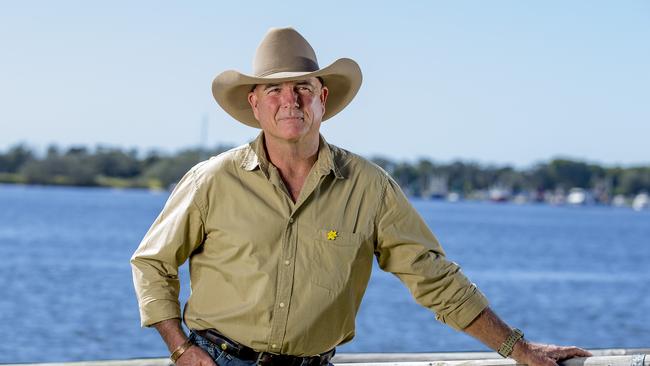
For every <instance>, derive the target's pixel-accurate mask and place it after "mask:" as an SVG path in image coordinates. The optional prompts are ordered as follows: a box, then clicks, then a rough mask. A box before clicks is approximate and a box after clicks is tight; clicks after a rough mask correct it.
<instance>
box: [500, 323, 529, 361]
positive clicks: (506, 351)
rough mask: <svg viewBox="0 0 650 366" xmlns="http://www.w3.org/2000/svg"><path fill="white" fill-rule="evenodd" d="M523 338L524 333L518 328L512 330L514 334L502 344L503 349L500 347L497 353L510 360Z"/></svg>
mask: <svg viewBox="0 0 650 366" xmlns="http://www.w3.org/2000/svg"><path fill="white" fill-rule="evenodd" d="M522 338H524V333H523V332H522V331H521V330H519V329H517V328H512V332H511V333H510V335H509V336H508V338H506V340H505V341H504V342H503V343H502V344H501V347H499V349H498V350H497V352H499V354H500V355H501V357H503V358H508V357H509V356H510V355H511V354H512V350H513V349H514V348H515V344H516V343H517V341H518V340H520V339H522Z"/></svg>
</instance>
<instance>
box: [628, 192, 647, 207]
mask: <svg viewBox="0 0 650 366" xmlns="http://www.w3.org/2000/svg"><path fill="white" fill-rule="evenodd" d="M649 206H650V196H648V194H647V193H645V192H643V193H639V194H637V195H636V197H634V200H633V201H632V208H633V209H634V210H635V211H641V210H643V209H646V208H648V207H649Z"/></svg>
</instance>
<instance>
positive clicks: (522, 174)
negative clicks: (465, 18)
mask: <svg viewBox="0 0 650 366" xmlns="http://www.w3.org/2000/svg"><path fill="white" fill-rule="evenodd" d="M229 148H230V147H229V146H218V147H216V148H214V149H211V150H202V149H186V150H182V151H179V152H177V153H175V154H163V153H159V152H155V151H152V152H148V153H146V154H144V155H142V156H141V155H140V154H138V151H137V150H135V149H133V150H127V151H124V150H122V149H119V148H108V147H102V146H99V147H97V148H95V149H93V150H90V149H88V148H86V147H83V146H72V147H69V148H66V149H61V148H59V147H57V146H50V147H49V148H48V149H47V151H46V152H45V154H41V155H42V156H39V155H38V154H36V153H35V152H34V151H33V150H32V149H30V148H29V147H27V146H26V145H22V144H21V145H15V146H13V147H10V148H9V149H8V150H7V151H4V152H0V182H2V183H23V184H44V185H74V186H111V187H146V188H163V189H165V188H167V187H169V186H170V185H172V184H174V183H176V182H177V181H178V180H179V179H180V178H181V177H182V176H183V174H184V173H185V172H186V171H187V170H188V169H190V168H191V167H192V166H193V165H195V164H196V163H197V162H199V161H201V160H204V159H206V158H207V157H209V156H212V155H216V154H219V153H221V152H223V151H225V150H227V149H229ZM372 160H373V162H375V163H376V164H377V165H379V166H381V167H382V168H384V169H385V170H386V171H388V172H389V173H390V174H391V175H392V176H393V177H394V178H395V180H396V181H397V182H398V183H399V185H400V186H401V187H402V188H403V189H404V190H405V191H407V192H408V193H409V194H411V195H414V196H430V195H435V194H436V193H440V192H455V193H458V194H462V195H471V194H472V192H476V191H480V190H487V189H490V188H494V187H500V188H503V189H507V190H509V191H511V192H512V193H514V194H516V193H518V192H544V191H557V190H564V191H568V190H569V189H571V188H573V187H580V188H584V189H589V190H592V191H593V192H596V193H598V194H604V195H609V196H613V195H616V194H622V195H626V196H631V195H635V194H638V193H640V192H644V191H645V192H650V166H639V167H626V168H623V167H604V166H600V165H596V164H589V163H585V162H581V161H574V160H568V159H554V160H551V161H549V162H544V163H539V164H537V165H535V166H533V167H531V168H528V169H522V170H517V169H514V168H513V167H511V166H481V165H479V164H477V163H472V162H462V161H455V162H452V163H436V162H433V161H430V160H426V159H423V160H419V161H417V162H415V163H409V162H396V161H393V160H390V159H387V158H381V157H375V158H373V159H372Z"/></svg>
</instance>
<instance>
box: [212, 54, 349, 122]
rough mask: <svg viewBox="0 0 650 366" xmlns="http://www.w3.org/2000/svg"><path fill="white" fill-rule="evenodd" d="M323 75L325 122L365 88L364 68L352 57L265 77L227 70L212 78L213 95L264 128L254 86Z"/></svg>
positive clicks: (234, 112)
mask: <svg viewBox="0 0 650 366" xmlns="http://www.w3.org/2000/svg"><path fill="white" fill-rule="evenodd" d="M310 77H320V78H322V79H323V82H324V84H325V85H326V86H327V88H328V89H329V94H328V97H327V102H326V105H325V114H324V115H323V121H325V120H327V119H329V118H331V117H333V116H334V115H336V114H337V113H339V112H340V111H342V110H343V108H345V107H346V106H347V105H348V104H349V103H350V102H351V101H352V99H354V96H355V95H356V94H357V92H358V91H359V88H360V87H361V80H362V75H361V68H359V65H358V64H357V63H356V62H354V60H351V59H349V58H341V59H338V60H336V61H334V62H333V63H332V64H331V65H329V66H327V67H324V68H322V69H320V70H316V71H313V72H281V73H276V74H272V75H269V76H265V77H256V76H250V75H245V74H242V73H240V72H238V71H235V70H228V71H224V72H222V73H221V74H219V75H217V77H215V78H214V80H213V81H212V95H213V96H214V99H215V100H216V101H217V103H219V105H220V106H221V108H223V110H224V111H226V112H227V113H228V114H230V115H231V116H232V117H233V118H234V119H236V120H238V121H239V122H241V123H244V124H246V125H248V126H251V127H255V128H260V124H259V122H258V121H257V119H255V115H254V114H253V109H252V108H251V106H250V104H249V103H248V93H249V92H250V91H251V89H252V87H253V85H257V84H269V83H282V82H286V81H293V80H302V79H307V78H310Z"/></svg>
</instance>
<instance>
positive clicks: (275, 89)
mask: <svg viewBox="0 0 650 366" xmlns="http://www.w3.org/2000/svg"><path fill="white" fill-rule="evenodd" d="M279 92H280V88H279V87H276V86H274V87H271V88H268V89H266V94H277V93H279Z"/></svg>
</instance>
